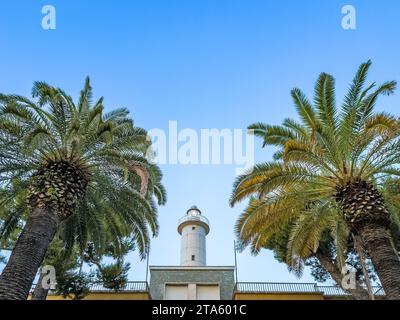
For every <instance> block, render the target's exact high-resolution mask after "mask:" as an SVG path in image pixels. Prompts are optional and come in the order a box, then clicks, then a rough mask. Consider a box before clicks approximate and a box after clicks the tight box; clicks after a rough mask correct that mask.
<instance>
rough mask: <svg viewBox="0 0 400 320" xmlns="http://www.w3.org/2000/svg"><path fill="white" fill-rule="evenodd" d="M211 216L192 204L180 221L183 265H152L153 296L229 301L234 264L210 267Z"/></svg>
mask: <svg viewBox="0 0 400 320" xmlns="http://www.w3.org/2000/svg"><path fill="white" fill-rule="evenodd" d="M209 232H210V223H209V221H208V219H207V218H206V217H205V216H203V215H202V214H201V211H200V210H199V209H198V208H197V207H196V206H193V207H191V208H190V209H189V210H188V211H187V212H186V215H185V216H184V217H182V218H181V219H180V220H179V223H178V233H179V234H180V236H181V251H180V257H181V259H180V260H181V262H180V265H179V266H150V295H151V297H152V298H153V299H157V300H163V299H165V300H176V299H178V300H179V299H183V300H185V299H188V300H220V299H222V300H229V299H232V295H233V289H234V286H235V277H234V273H235V267H234V266H207V264H206V260H207V248H206V237H207V234H208V233H209Z"/></svg>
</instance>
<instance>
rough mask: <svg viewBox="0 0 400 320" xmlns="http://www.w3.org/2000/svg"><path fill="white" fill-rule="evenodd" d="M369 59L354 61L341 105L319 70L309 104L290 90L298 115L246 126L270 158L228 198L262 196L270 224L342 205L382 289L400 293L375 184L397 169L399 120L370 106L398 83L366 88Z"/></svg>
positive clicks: (393, 295)
mask: <svg viewBox="0 0 400 320" xmlns="http://www.w3.org/2000/svg"><path fill="white" fill-rule="evenodd" d="M370 65H371V62H370V61H368V62H366V63H363V64H362V65H361V66H360V67H359V69H358V71H357V74H356V76H355V78H354V80H353V82H352V84H351V85H350V88H349V91H348V93H347V94H346V96H345V99H344V102H343V104H342V107H341V109H340V110H338V109H337V107H336V104H335V82H334V78H333V77H332V76H330V75H328V74H326V73H322V74H321V75H320V76H319V78H318V80H317V83H316V86H315V94H314V100H313V103H311V102H310V101H309V100H308V99H307V98H306V96H305V94H304V93H303V92H302V91H301V90H300V89H293V90H292V92H291V94H292V97H293V100H294V103H295V106H296V110H297V113H298V115H299V117H300V122H298V121H295V120H293V119H286V120H284V122H283V125H281V126H271V125H266V124H263V123H256V124H254V125H251V126H250V127H249V129H251V130H253V131H254V134H255V135H257V136H260V137H262V139H263V140H264V146H266V145H274V146H276V147H278V150H277V152H276V153H275V154H274V160H273V161H271V162H267V163H263V164H259V165H256V166H255V167H254V168H253V169H252V170H251V171H249V172H247V173H246V174H244V175H242V176H240V177H238V178H237V180H236V182H235V184H234V188H233V194H232V197H231V205H234V204H235V203H237V202H239V201H241V200H243V199H244V198H246V197H248V196H250V195H255V196H256V197H257V198H259V199H262V200H264V202H265V203H264V208H265V209H264V210H263V206H260V210H258V212H257V214H259V215H262V216H264V219H265V220H266V219H268V220H269V224H270V225H271V227H270V228H271V229H272V228H273V226H275V225H280V224H284V223H286V222H287V221H289V220H290V219H291V218H293V217H297V216H299V214H300V213H301V212H304V211H312V210H314V206H315V205H319V204H320V203H323V204H324V205H325V206H326V208H327V209H329V210H331V208H337V209H339V210H340V212H341V214H342V218H343V220H344V221H345V222H346V225H347V228H348V229H349V231H350V232H351V233H353V234H354V235H356V236H359V237H360V238H361V241H362V243H363V245H365V247H366V249H367V250H368V253H369V255H370V257H371V260H372V263H373V265H374V267H375V269H376V271H377V273H378V275H379V278H380V281H381V283H382V286H383V288H384V290H385V293H386V296H387V297H388V298H390V299H400V289H399V288H400V260H399V258H398V256H397V253H396V252H395V250H394V249H393V246H392V239H391V237H390V234H389V232H388V228H389V225H390V214H389V211H388V205H389V204H388V201H389V200H388V199H385V198H384V196H383V195H382V193H381V192H380V191H379V190H378V187H379V186H380V184H381V183H382V182H383V180H384V179H385V178H386V177H390V176H399V175H400V170H398V169H397V168H396V165H397V164H398V163H399V160H400V152H399V151H400V142H399V139H398V136H399V123H398V121H397V119H395V118H394V117H393V116H391V115H389V114H387V113H382V112H381V113H376V112H374V107H375V104H376V102H377V99H378V97H379V96H380V95H382V94H386V95H389V94H391V93H393V91H394V90H395V87H396V82H394V81H390V82H386V83H384V84H382V85H380V86H378V87H376V84H375V83H373V84H371V85H369V86H367V87H366V88H364V84H365V81H366V76H367V72H368V69H369V67H370ZM268 208H274V210H268Z"/></svg>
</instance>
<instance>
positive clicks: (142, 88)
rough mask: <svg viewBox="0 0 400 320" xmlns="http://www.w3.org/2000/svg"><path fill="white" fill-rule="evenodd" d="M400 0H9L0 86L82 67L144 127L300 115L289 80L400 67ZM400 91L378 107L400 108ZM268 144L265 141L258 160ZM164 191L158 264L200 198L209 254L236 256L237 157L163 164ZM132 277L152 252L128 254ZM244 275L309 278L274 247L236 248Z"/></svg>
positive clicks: (173, 252)
mask: <svg viewBox="0 0 400 320" xmlns="http://www.w3.org/2000/svg"><path fill="white" fill-rule="evenodd" d="M46 4H51V5H53V6H55V8H56V10H57V29H56V30H47V31H45V30H43V29H42V27H41V19H42V17H43V15H42V14H41V9H42V7H43V6H44V5H46ZM345 4H351V5H353V6H355V8H356V12H357V28H356V30H344V29H343V28H342V27H341V19H342V14H341V8H342V6H343V5H345ZM399 13H400V4H399V3H398V1H396V0H392V1H388V0H386V1H366V0H364V1H355V0H351V1H335V0H329V1H328V0H327V1H317V0H303V1H294V0H292V1H289V0H286V1H268V0H252V1H244V0H240V1H239V0H219V1H212V0H193V1H183V0H180V1H178V0H169V1H162V0H158V1H156V0H148V1H122V0H121V1H115V0H114V1H111V0H103V1H97V2H94V1H78V0H68V1H66V0H64V1H60V0H47V1H34V0H13V1H5V0H3V1H1V3H0V40H1V50H0V70H1V76H0V92H3V93H18V94H22V95H26V96H28V95H29V94H30V89H31V86H32V83H33V82H34V81H35V80H44V81H47V82H48V83H50V84H54V85H56V86H60V87H62V88H63V89H64V90H65V91H67V92H69V93H70V94H72V95H73V96H74V97H76V96H77V95H78V93H79V90H80V89H81V87H82V86H83V82H84V78H85V76H87V75H89V76H90V77H91V80H92V85H93V87H94V90H95V91H94V92H95V95H96V96H104V97H105V104H106V106H107V108H108V109H112V108H116V107H121V106H124V107H127V108H129V109H130V110H131V113H132V116H133V118H134V119H135V121H136V124H137V125H138V126H141V127H144V128H146V129H152V128H161V129H165V130H166V129H167V128H168V121H170V120H176V121H178V129H183V128H193V129H195V130H200V129H202V128H218V129H223V128H230V129H240V128H246V127H247V126H248V125H249V124H251V123H253V122H256V121H264V122H268V123H273V124H278V123H280V122H281V121H282V120H283V119H284V118H285V117H290V116H294V108H293V104H292V102H291V99H290V95H289V92H290V90H291V89H292V88H293V87H300V88H302V89H304V91H305V92H306V93H307V94H309V95H311V94H312V91H313V86H314V82H315V80H316V78H317V76H318V74H319V73H320V72H322V71H325V72H328V73H331V74H332V75H334V76H335V77H336V80H337V95H338V100H339V101H340V99H341V98H342V96H343V93H344V91H345V90H346V88H347V86H348V84H349V82H350V80H351V78H352V76H353V74H354V72H355V71H356V68H357V67H358V65H359V64H360V63H362V62H364V61H366V60H367V59H372V61H373V63H374V64H373V67H372V70H371V72H370V78H369V79H370V80H372V81H377V82H382V81H385V80H392V79H395V80H399V79H400V62H399V59H398V53H399V49H400V45H399V41H398V36H399V34H400V32H399V31H400V23H399V22H398V16H399ZM396 105H397V106H398V105H399V94H398V93H396V94H395V95H394V96H392V97H390V98H384V99H382V100H381V103H380V105H379V108H380V109H385V110H387V111H390V112H393V113H395V114H398V111H397V110H396ZM271 154H272V150H269V149H266V150H265V149H261V144H260V143H259V141H257V140H256V161H257V162H261V161H267V160H269V159H270V157H271ZM162 170H163V172H164V174H165V178H164V184H165V186H166V188H167V191H168V203H167V205H166V206H165V207H162V208H160V210H159V217H160V218H159V221H160V225H161V229H160V234H159V236H158V238H156V239H154V240H153V242H152V251H151V256H150V264H151V265H176V264H179V235H178V234H177V232H176V224H177V220H178V219H179V218H180V217H181V216H182V215H184V214H185V212H186V210H187V208H188V207H190V206H191V205H193V204H196V205H197V206H198V207H199V208H200V209H201V210H202V211H203V213H204V215H206V216H207V217H208V218H209V220H210V222H211V232H210V234H209V236H208V239H207V259H208V264H209V265H233V263H234V255H233V240H234V236H233V225H234V222H235V219H236V218H237V217H238V215H239V213H240V212H241V210H242V208H243V206H240V205H239V206H237V207H235V208H234V209H232V208H230V207H229V206H228V199H229V195H230V192H231V188H232V182H233V180H234V178H235V167H234V166H233V165H217V166H212V165H209V166H204V165H192V166H190V165H189V166H183V165H163V166H162ZM129 261H130V262H131V263H132V270H131V272H130V278H131V279H132V280H143V279H144V277H145V268H146V264H145V262H140V261H139V260H138V258H137V254H136V253H133V254H131V255H130V256H129ZM238 268H239V269H238V275H239V280H240V281H282V282H284V281H301V282H308V281H311V282H313V278H312V277H311V276H310V275H309V274H308V273H307V272H306V273H305V274H304V276H303V278H301V279H297V278H295V277H294V276H293V275H291V274H289V273H288V271H287V269H286V267H285V266H284V265H282V264H279V263H277V262H276V261H275V260H274V258H273V256H272V254H271V253H270V252H266V251H265V252H263V253H261V254H260V255H259V256H257V257H253V256H251V255H250V254H249V252H248V251H245V252H244V253H241V254H239V255H238Z"/></svg>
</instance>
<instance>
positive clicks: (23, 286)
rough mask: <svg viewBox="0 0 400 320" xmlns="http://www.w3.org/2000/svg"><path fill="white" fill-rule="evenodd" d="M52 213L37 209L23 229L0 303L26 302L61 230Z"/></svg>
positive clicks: (2, 280)
mask: <svg viewBox="0 0 400 320" xmlns="http://www.w3.org/2000/svg"><path fill="white" fill-rule="evenodd" d="M58 223H59V221H58V219H57V215H55V214H54V213H53V212H52V211H51V210H50V209H44V208H35V209H34V210H33V211H32V213H31V214H30V216H29V217H28V220H27V222H26V225H25V227H24V230H23V231H22V233H21V235H20V237H19V238H18V241H17V243H16V244H15V247H14V250H13V252H12V254H11V256H10V259H9V260H8V263H7V265H6V267H5V268H4V270H3V273H2V274H1V276H0V299H1V300H26V299H27V298H28V295H29V291H30V289H31V286H32V282H33V280H34V278H35V275H36V273H37V270H38V268H39V267H40V265H41V263H42V262H43V259H44V256H45V254H46V251H47V247H48V246H49V244H50V242H51V241H52V240H53V237H54V235H55V234H56V231H57V227H58Z"/></svg>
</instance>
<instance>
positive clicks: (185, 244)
mask: <svg viewBox="0 0 400 320" xmlns="http://www.w3.org/2000/svg"><path fill="white" fill-rule="evenodd" d="M205 265H206V231H205V229H204V228H203V227H202V226H199V225H198V224H188V225H186V226H184V227H183V229H182V235H181V266H205Z"/></svg>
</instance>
